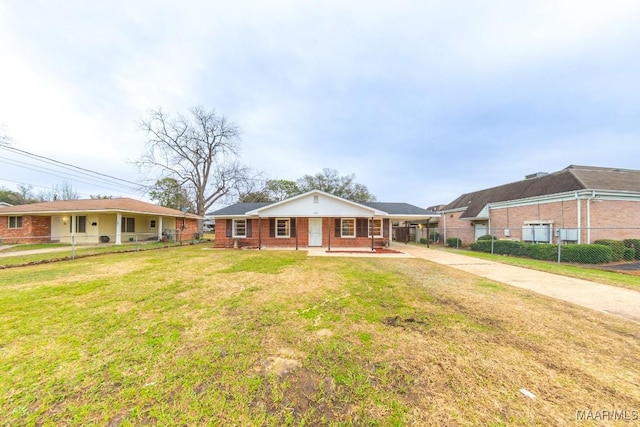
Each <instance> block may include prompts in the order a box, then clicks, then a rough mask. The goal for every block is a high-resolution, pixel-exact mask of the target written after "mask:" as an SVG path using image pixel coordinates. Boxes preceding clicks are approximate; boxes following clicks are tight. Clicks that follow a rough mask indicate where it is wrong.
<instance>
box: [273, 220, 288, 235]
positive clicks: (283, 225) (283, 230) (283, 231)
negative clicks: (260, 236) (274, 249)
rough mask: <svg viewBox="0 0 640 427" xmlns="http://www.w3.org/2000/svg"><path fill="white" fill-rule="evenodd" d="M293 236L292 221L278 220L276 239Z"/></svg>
mask: <svg viewBox="0 0 640 427" xmlns="http://www.w3.org/2000/svg"><path fill="white" fill-rule="evenodd" d="M290 236H291V220H290V219H289V218H278V219H276V237H290Z"/></svg>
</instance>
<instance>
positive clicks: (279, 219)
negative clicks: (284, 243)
mask: <svg viewBox="0 0 640 427" xmlns="http://www.w3.org/2000/svg"><path fill="white" fill-rule="evenodd" d="M275 221H276V222H275V235H276V238H278V239H288V238H290V237H291V218H276V219H275ZM278 221H287V234H286V235H282V236H280V235H278Z"/></svg>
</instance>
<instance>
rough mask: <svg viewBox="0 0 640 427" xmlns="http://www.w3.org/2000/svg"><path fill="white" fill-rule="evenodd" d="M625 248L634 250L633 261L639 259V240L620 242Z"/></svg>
mask: <svg viewBox="0 0 640 427" xmlns="http://www.w3.org/2000/svg"><path fill="white" fill-rule="evenodd" d="M622 243H624V245H625V246H626V247H627V248H633V249H634V250H635V256H634V258H635V259H640V239H624V240H623V241H622Z"/></svg>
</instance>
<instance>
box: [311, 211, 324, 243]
mask: <svg viewBox="0 0 640 427" xmlns="http://www.w3.org/2000/svg"><path fill="white" fill-rule="evenodd" d="M309 246H322V218H309Z"/></svg>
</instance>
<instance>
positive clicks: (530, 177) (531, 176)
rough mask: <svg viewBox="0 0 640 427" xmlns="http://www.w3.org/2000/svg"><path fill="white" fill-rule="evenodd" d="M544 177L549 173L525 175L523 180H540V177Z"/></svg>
mask: <svg viewBox="0 0 640 427" xmlns="http://www.w3.org/2000/svg"><path fill="white" fill-rule="evenodd" d="M545 175H549V172H536V173H532V174H530V175H525V177H524V178H525V179H532V178H540V177H541V176H545Z"/></svg>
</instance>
